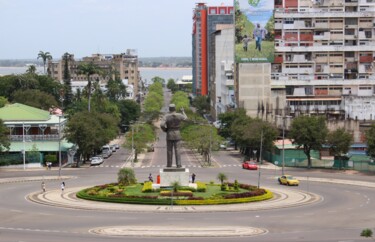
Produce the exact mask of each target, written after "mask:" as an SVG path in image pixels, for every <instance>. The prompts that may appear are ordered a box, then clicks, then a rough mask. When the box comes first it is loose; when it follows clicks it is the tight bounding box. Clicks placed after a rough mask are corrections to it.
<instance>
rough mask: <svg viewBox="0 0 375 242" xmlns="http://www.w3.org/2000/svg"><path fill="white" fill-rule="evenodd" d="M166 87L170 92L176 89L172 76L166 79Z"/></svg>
mask: <svg viewBox="0 0 375 242" xmlns="http://www.w3.org/2000/svg"><path fill="white" fill-rule="evenodd" d="M167 88H168V89H170V90H171V91H172V92H175V91H177V89H178V86H177V84H176V82H175V81H174V79H172V78H170V79H168V83H167Z"/></svg>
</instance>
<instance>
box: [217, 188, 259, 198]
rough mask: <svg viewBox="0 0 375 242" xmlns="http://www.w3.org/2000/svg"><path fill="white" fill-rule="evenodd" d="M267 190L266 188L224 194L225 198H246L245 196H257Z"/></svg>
mask: <svg viewBox="0 0 375 242" xmlns="http://www.w3.org/2000/svg"><path fill="white" fill-rule="evenodd" d="M265 193H266V191H265V190H264V189H258V190H255V191H249V192H242V193H234V194H226V195H224V196H223V198H224V199H232V198H245V197H256V196H261V195H264V194H265Z"/></svg>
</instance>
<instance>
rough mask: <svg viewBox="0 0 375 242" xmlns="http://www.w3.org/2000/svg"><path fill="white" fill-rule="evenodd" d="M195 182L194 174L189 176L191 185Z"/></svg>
mask: <svg viewBox="0 0 375 242" xmlns="http://www.w3.org/2000/svg"><path fill="white" fill-rule="evenodd" d="M194 182H195V174H194V173H193V175H191V183H194Z"/></svg>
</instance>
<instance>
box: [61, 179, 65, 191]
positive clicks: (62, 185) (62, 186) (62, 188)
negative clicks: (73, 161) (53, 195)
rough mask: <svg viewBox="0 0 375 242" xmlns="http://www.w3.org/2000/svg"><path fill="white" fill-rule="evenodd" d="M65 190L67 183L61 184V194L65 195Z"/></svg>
mask: <svg viewBox="0 0 375 242" xmlns="http://www.w3.org/2000/svg"><path fill="white" fill-rule="evenodd" d="M64 190H65V182H62V183H61V193H64Z"/></svg>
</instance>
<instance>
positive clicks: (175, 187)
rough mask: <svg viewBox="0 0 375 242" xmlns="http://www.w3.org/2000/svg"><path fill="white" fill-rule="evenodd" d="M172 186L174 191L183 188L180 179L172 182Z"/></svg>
mask: <svg viewBox="0 0 375 242" xmlns="http://www.w3.org/2000/svg"><path fill="white" fill-rule="evenodd" d="M171 187H172V190H173V192H178V190H179V189H181V184H180V182H179V181H174V182H172V183H171Z"/></svg>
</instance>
